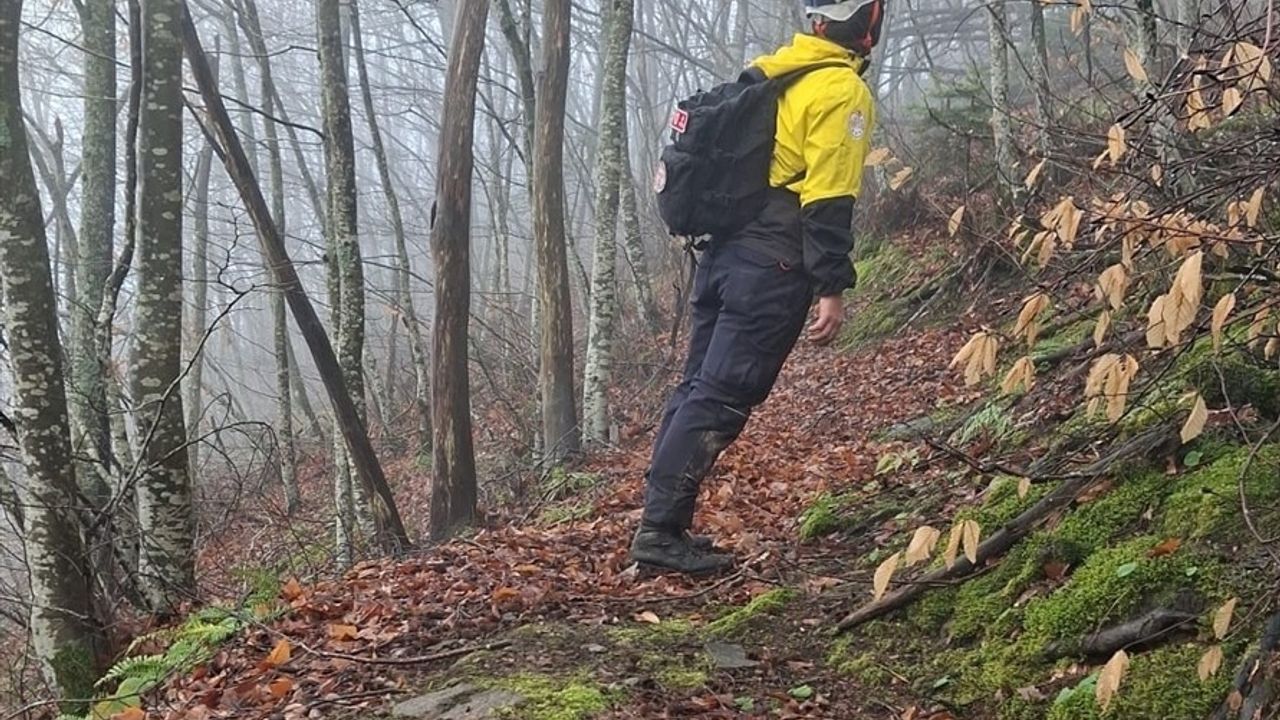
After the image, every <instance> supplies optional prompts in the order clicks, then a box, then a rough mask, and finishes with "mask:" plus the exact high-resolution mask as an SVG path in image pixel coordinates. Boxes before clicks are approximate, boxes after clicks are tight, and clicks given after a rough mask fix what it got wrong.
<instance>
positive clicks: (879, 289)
mask: <svg viewBox="0 0 1280 720" xmlns="http://www.w3.org/2000/svg"><path fill="white" fill-rule="evenodd" d="M913 264H914V261H912V259H911V258H910V257H908V256H907V253H906V252H905V251H903V249H902V248H901V247H899V246H898V245H895V244H893V243H885V244H883V245H881V246H880V247H878V248H876V249H875V252H873V253H871V254H868V255H867V256H866V257H863V258H861V259H859V260H858V261H857V262H855V263H854V264H853V269H854V272H856V273H857V275H858V285H857V287H856V288H855V289H854V291H853V292H854V293H855V294H856V295H872V296H879V295H881V294H883V293H885V292H887V291H890V290H893V289H895V288H897V287H898V285H899V284H900V283H901V282H902V281H903V280H904V279H905V278H906V277H907V273H908V272H909V271H910V269H911V267H912V266H913Z"/></svg>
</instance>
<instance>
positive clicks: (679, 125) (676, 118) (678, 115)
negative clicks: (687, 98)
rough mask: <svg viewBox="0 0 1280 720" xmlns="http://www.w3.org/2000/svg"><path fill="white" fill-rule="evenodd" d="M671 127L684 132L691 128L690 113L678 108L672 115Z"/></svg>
mask: <svg viewBox="0 0 1280 720" xmlns="http://www.w3.org/2000/svg"><path fill="white" fill-rule="evenodd" d="M671 129H672V130H675V131H676V132H678V133H683V132H684V131H685V130H688V129H689V113H687V112H685V111H684V110H677V111H675V113H674V114H672V116H671Z"/></svg>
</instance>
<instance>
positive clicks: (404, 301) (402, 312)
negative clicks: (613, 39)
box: [350, 0, 488, 451]
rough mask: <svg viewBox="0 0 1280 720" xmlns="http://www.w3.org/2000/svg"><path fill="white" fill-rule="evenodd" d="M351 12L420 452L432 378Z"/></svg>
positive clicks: (426, 434) (354, 10)
mask: <svg viewBox="0 0 1280 720" xmlns="http://www.w3.org/2000/svg"><path fill="white" fill-rule="evenodd" d="M350 8H351V36H352V40H353V44H354V46H355V47H354V50H355V61H356V70H357V72H358V74H359V76H360V96H361V99H362V100H363V101H364V114H365V118H366V120H367V121H368V123H369V135H370V138H371V139H372V142H373V155H374V158H375V159H376V161H377V164H378V177H379V179H380V180H381V181H382V193H383V195H384V196H385V198H386V201H387V212H388V213H389V215H390V219H391V230H392V233H393V234H394V236H395V242H396V262H397V266H396V273H395V275H396V305H397V306H398V307H397V308H396V309H397V311H398V312H399V317H400V320H401V321H402V322H403V323H404V327H405V333H406V334H407V335H408V338H409V361H410V362H411V363H412V364H413V374H414V378H415V380H416V382H417V388H416V390H415V392H414V394H413V406H414V410H415V413H416V415H417V420H418V443H419V446H420V447H419V451H422V450H424V449H425V448H426V446H427V443H429V442H430V440H431V403H430V397H431V378H430V374H429V371H428V368H427V366H428V362H429V360H428V358H427V353H426V344H425V343H424V342H423V339H422V328H421V327H420V326H419V325H418V313H417V311H416V310H415V309H414V306H413V293H412V292H411V291H410V280H411V276H412V273H413V270H412V266H411V265H410V263H409V248H408V243H407V241H406V239H405V230H404V218H403V217H402V216H401V214H400V198H399V196H397V194H396V189H395V185H393V184H392V181H391V166H390V163H388V162H387V151H386V148H385V147H384V146H383V143H382V132H381V131H380V130H379V128H378V116H377V113H376V112H375V111H374V107H373V92H372V90H371V89H370V87H369V69H368V67H367V66H366V65H365V59H364V42H363V40H362V38H361V35H360V12H359V8H358V3H357V2H356V0H351V5H350ZM487 12H488V11H487V10H486V13H487ZM391 370H392V368H390V367H388V368H387V372H388V373H390V372H391Z"/></svg>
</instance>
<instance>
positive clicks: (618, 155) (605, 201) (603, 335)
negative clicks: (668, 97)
mask: <svg viewBox="0 0 1280 720" xmlns="http://www.w3.org/2000/svg"><path fill="white" fill-rule="evenodd" d="M634 13H635V3H634V2H633V0H610V2H609V24H608V31H607V32H606V34H605V49H604V69H603V70H602V75H603V78H604V80H603V84H602V87H601V93H600V94H601V100H600V130H599V138H600V140H599V146H598V148H597V152H596V228H595V230H596V236H595V252H594V254H593V258H592V266H591V297H590V300H589V303H590V314H589V317H588V321H587V322H588V325H587V359H586V367H585V370H584V376H583V381H582V416H583V425H584V428H583V434H584V436H585V438H586V439H587V440H588V441H590V442H594V443H603V442H605V441H607V440H608V439H609V437H608V436H609V397H608V390H609V379H610V376H611V374H612V368H613V333H614V325H615V320H616V318H617V312H618V281H617V248H618V245H617V233H618V203H619V195H620V190H621V181H622V164H623V163H622V155H623V153H624V152H626V147H625V145H624V144H623V143H624V138H625V137H626V132H625V129H624V126H625V125H626V122H627V112H626V107H627V106H626V102H627V55H628V52H629V50H630V48H631V28H632V22H633V17H634Z"/></svg>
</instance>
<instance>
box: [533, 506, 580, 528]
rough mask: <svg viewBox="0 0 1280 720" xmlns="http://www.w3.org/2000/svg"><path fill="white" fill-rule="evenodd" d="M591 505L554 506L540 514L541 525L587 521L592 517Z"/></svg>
mask: <svg viewBox="0 0 1280 720" xmlns="http://www.w3.org/2000/svg"><path fill="white" fill-rule="evenodd" d="M591 509H592V508H591V505H589V504H587V503H568V504H562V505H552V506H551V507H549V508H546V509H544V510H543V511H542V512H541V513H538V523H539V524H540V525H560V524H562V523H567V522H575V521H577V520H585V519H586V518H588V517H590V516H591Z"/></svg>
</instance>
